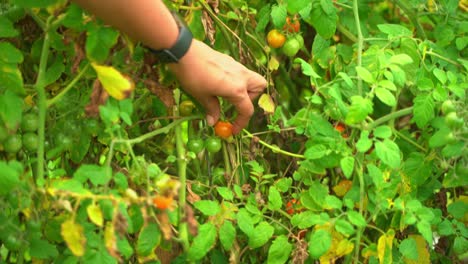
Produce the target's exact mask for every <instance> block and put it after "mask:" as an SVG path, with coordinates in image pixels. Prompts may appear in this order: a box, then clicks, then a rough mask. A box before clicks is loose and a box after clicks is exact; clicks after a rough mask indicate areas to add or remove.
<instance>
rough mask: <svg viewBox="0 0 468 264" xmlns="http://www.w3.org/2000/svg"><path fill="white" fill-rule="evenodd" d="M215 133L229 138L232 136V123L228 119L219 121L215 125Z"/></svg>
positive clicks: (223, 137)
mask: <svg viewBox="0 0 468 264" xmlns="http://www.w3.org/2000/svg"><path fill="white" fill-rule="evenodd" d="M214 130H215V135H216V136H218V137H220V138H222V139H227V138H230V137H231V136H232V124H231V123H230V122H227V121H218V122H217V123H216V124H215V126H214Z"/></svg>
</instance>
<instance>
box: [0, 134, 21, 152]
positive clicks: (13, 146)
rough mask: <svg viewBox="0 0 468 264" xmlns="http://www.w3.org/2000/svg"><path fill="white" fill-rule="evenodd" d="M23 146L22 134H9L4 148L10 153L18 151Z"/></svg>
mask: <svg viewBox="0 0 468 264" xmlns="http://www.w3.org/2000/svg"><path fill="white" fill-rule="evenodd" d="M22 146H23V142H22V140H21V135H18V134H15V135H11V136H9V137H8V138H7V139H6V140H5V142H3V149H4V150H5V151H6V152H8V153H16V152H18V151H19V150H20V149H21V147H22Z"/></svg>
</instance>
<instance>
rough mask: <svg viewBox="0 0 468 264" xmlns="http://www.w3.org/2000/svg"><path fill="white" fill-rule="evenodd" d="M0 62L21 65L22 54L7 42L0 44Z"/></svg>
mask: <svg viewBox="0 0 468 264" xmlns="http://www.w3.org/2000/svg"><path fill="white" fill-rule="evenodd" d="M0 61H1V62H5V63H22V62H23V53H21V51H20V50H18V49H17V48H16V47H15V46H13V45H12V44H11V43H9V42H0Z"/></svg>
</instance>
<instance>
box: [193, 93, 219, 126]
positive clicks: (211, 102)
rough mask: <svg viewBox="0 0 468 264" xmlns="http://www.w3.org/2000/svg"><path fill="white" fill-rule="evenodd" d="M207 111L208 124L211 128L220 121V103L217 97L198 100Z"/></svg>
mask: <svg viewBox="0 0 468 264" xmlns="http://www.w3.org/2000/svg"><path fill="white" fill-rule="evenodd" d="M198 101H199V102H200V103H201V104H202V105H203V107H204V108H205V111H206V122H207V123H208V125H209V126H212V125H214V124H215V123H216V122H218V119H219V111H220V110H219V101H218V98H217V97H204V98H200V99H198Z"/></svg>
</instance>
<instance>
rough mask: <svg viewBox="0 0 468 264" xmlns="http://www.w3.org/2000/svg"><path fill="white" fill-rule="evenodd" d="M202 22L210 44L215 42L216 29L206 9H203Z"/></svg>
mask: <svg viewBox="0 0 468 264" xmlns="http://www.w3.org/2000/svg"><path fill="white" fill-rule="evenodd" d="M202 24H203V28H204V29H205V34H206V37H207V38H208V40H209V41H210V43H211V45H213V44H214V43H215V34H216V29H215V26H214V21H213V19H211V17H210V15H209V14H208V12H206V11H203V16H202Z"/></svg>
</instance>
